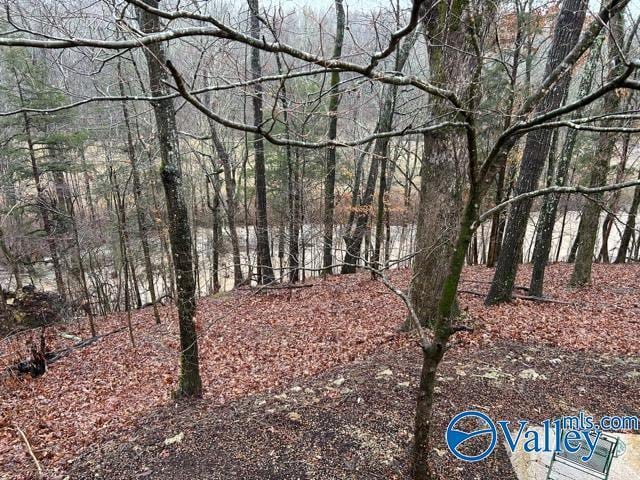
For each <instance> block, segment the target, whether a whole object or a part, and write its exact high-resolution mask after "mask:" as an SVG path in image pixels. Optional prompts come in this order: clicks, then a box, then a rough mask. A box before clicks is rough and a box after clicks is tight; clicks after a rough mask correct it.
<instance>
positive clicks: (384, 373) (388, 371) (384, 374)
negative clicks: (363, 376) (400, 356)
mask: <svg viewBox="0 0 640 480" xmlns="http://www.w3.org/2000/svg"><path fill="white" fill-rule="evenodd" d="M391 375H393V372H392V371H391V369H390V368H387V369H385V370H382V371H381V372H378V374H377V375H376V378H380V377H390V376H391Z"/></svg>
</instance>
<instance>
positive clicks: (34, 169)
mask: <svg viewBox="0 0 640 480" xmlns="http://www.w3.org/2000/svg"><path fill="white" fill-rule="evenodd" d="M18 91H19V93H20V100H21V102H22V105H24V100H23V98H22V89H21V88H20V82H18ZM22 118H23V119H24V129H25V134H26V137H27V148H28V150H29V158H30V160H31V174H32V175H33V181H34V182H35V184H36V201H37V204H38V210H39V211H40V217H41V218H42V225H43V227H44V231H45V233H46V234H47V246H48V247H49V255H51V262H52V263H53V272H54V275H55V278H56V289H57V291H58V294H59V295H60V296H61V297H62V298H63V299H65V300H66V298H67V293H66V287H65V283H64V279H63V276H62V266H61V265H60V257H59V255H58V242H57V240H56V237H55V232H54V228H53V224H52V223H51V218H50V217H49V205H48V202H47V198H46V194H45V187H44V185H43V184H42V181H41V178H40V169H39V167H38V161H37V160H36V154H35V148H34V144H33V137H32V134H31V120H30V119H29V115H27V113H26V112H24V113H23V115H22Z"/></svg>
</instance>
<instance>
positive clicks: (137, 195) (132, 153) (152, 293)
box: [117, 61, 160, 324]
mask: <svg viewBox="0 0 640 480" xmlns="http://www.w3.org/2000/svg"><path fill="white" fill-rule="evenodd" d="M117 68H118V87H119V89H120V95H122V96H123V97H124V96H125V89H124V82H123V80H122V78H123V77H122V68H121V65H120V61H118V64H117ZM122 116H123V117H124V126H125V129H126V131H127V155H128V156H129V162H130V163H131V177H132V181H133V200H134V203H135V209H136V221H137V222H138V232H139V233H140V243H141V244H142V256H143V257H144V269H145V274H146V277H147V285H148V288H149V297H151V303H152V304H153V317H154V318H155V320H156V323H157V324H160V312H159V310H158V304H157V302H156V288H155V285H154V282H153V267H152V265H151V251H150V249H149V239H148V238H147V226H146V222H145V218H144V211H143V209H142V184H141V182H140V172H139V171H138V160H137V158H136V150H135V144H134V143H133V136H132V134H131V123H130V119H129V109H128V108H127V103H126V102H122Z"/></svg>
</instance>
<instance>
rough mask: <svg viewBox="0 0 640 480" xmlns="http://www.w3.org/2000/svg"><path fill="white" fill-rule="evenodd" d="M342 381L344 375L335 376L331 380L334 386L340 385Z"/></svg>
mask: <svg viewBox="0 0 640 480" xmlns="http://www.w3.org/2000/svg"><path fill="white" fill-rule="evenodd" d="M343 383H344V377H340V378H336V379H335V380H334V381H333V384H334V385H335V386H336V387H339V386H340V385H342V384H343Z"/></svg>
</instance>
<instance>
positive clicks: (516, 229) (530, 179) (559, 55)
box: [485, 0, 588, 305]
mask: <svg viewBox="0 0 640 480" xmlns="http://www.w3.org/2000/svg"><path fill="white" fill-rule="evenodd" d="M587 7H588V2H587V1H586V0H564V2H563V3H562V8H561V10H560V13H559V15H558V19H557V21H556V25H555V30H554V35H553V42H552V46H551V50H550V53H549V59H548V61H547V66H546V74H547V75H548V74H549V73H550V72H552V71H553V70H554V69H555V68H556V67H557V66H558V65H559V64H560V62H561V61H562V60H563V59H564V58H565V57H566V55H567V54H568V53H569V52H570V51H571V49H572V48H573V47H574V46H575V44H576V43H577V41H578V38H579V36H580V31H581V30H582V25H583V24H584V19H585V13H586V9H587ZM545 76H546V75H545ZM570 78H571V77H570V75H569V74H566V75H565V76H564V77H563V78H561V79H560V80H558V82H557V83H556V84H555V86H554V87H553V88H552V89H551V91H549V92H548V93H547V94H546V95H545V97H544V98H543V99H542V101H541V102H540V104H539V105H538V107H537V108H536V109H535V113H543V112H546V111H549V110H553V109H555V108H558V107H559V106H560V104H561V102H562V99H563V98H564V97H565V95H566V90H567V88H568V85H569V81H570ZM551 135H552V131H551V130H550V129H540V130H535V131H533V132H530V133H529V134H528V135H527V140H526V144H525V149H524V153H523V156H522V162H521V165H520V173H519V175H518V180H517V183H516V188H515V194H516V195H519V194H522V193H525V192H529V191H531V190H533V189H535V188H536V186H537V185H538V179H539V178H540V174H541V173H542V170H543V168H544V165H545V162H546V160H547V156H548V154H549V147H550V140H551ZM532 203H533V200H532V199H527V200H524V201H522V202H518V203H516V204H514V205H512V207H511V209H510V211H509V216H508V221H507V228H506V232H505V238H504V241H503V243H502V248H501V249H500V255H499V256H498V263H497V266H496V272H495V274H494V277H493V281H492V283H491V287H490V289H489V293H488V294H487V297H486V299H485V303H486V304H487V305H492V304H495V303H500V302H504V301H508V300H510V299H511V294H512V292H513V286H514V283H515V277H516V273H517V271H518V264H519V256H520V252H521V251H522V244H523V241H524V236H525V233H526V230H527V223H528V221H529V213H530V211H531V205H532Z"/></svg>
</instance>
